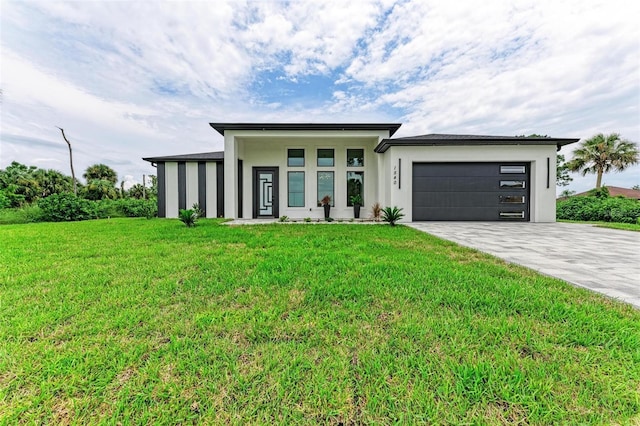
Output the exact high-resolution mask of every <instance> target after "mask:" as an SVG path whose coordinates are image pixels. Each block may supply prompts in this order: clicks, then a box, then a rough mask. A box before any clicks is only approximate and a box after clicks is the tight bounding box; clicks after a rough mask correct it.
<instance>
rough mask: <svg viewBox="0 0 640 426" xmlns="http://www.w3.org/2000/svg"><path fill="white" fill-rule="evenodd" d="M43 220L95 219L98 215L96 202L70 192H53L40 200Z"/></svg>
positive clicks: (39, 204)
mask: <svg viewBox="0 0 640 426" xmlns="http://www.w3.org/2000/svg"><path fill="white" fill-rule="evenodd" d="M38 206H39V207H40V210H41V220H43V221H45V222H67V221H75V220H87V219H95V218H97V217H98V212H97V208H96V207H97V206H96V204H95V203H94V202H92V201H89V200H85V199H84V198H80V197H77V196H75V195H74V194H70V193H61V194H53V195H50V196H48V197H47V198H43V199H41V200H40V201H38Z"/></svg>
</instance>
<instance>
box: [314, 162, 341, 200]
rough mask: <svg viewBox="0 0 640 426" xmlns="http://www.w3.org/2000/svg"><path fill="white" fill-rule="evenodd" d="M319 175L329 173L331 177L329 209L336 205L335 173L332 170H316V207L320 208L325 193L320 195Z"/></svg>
mask: <svg viewBox="0 0 640 426" xmlns="http://www.w3.org/2000/svg"><path fill="white" fill-rule="evenodd" d="M320 173H331V176H332V188H331V207H335V205H336V196H335V195H336V173H335V172H334V171H333V170H318V171H317V174H316V197H317V199H318V207H321V206H322V203H321V202H320V200H322V199H323V198H324V196H325V195H329V194H326V193H322V194H321V193H320Z"/></svg>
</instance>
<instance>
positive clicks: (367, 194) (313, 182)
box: [224, 131, 389, 218]
mask: <svg viewBox="0 0 640 426" xmlns="http://www.w3.org/2000/svg"><path fill="white" fill-rule="evenodd" d="M388 136H389V135H388V132H385V131H381V132H378V131H324V132H323V131H286V132H284V131H282V132H281V131H226V132H225V163H224V167H225V185H224V186H225V217H228V218H236V217H237V216H236V211H237V198H235V194H233V193H230V192H231V191H234V192H237V191H235V188H236V184H237V160H238V159H241V160H243V165H242V166H243V174H242V183H243V185H242V186H243V187H242V195H243V201H242V207H243V208H242V217H243V218H252V217H253V167H278V171H279V174H278V183H279V192H278V197H279V215H280V216H288V217H290V218H305V217H311V218H322V217H324V211H323V208H322V207H318V205H317V201H318V198H317V197H318V194H317V172H318V171H333V172H334V204H335V206H333V207H331V216H332V217H334V218H352V217H353V207H348V206H347V192H346V191H347V171H363V172H364V204H365V205H364V206H363V207H362V209H361V211H360V217H367V216H368V215H370V208H371V205H372V204H373V203H374V202H376V201H380V199H379V198H380V191H379V188H380V186H379V179H378V166H379V158H378V157H379V154H376V153H375V152H374V151H373V149H374V148H375V146H376V145H378V143H379V142H380V141H381V140H382V139H384V138H386V137H388ZM227 146H229V148H230V149H232V152H233V153H234V156H231V155H229V151H227ZM290 148H302V149H304V150H305V165H304V167H288V166H287V150H288V149H290ZM320 148H332V149H334V155H335V157H334V160H335V161H334V167H318V166H317V150H318V149H320ZM351 148H362V149H364V155H365V158H364V167H353V168H351V167H350V168H347V166H346V161H347V149H351ZM230 166H233V167H230ZM231 169H233V170H232V171H231ZM289 171H304V172H305V206H304V207H288V188H287V186H288V185H287V183H288V180H287V172H289Z"/></svg>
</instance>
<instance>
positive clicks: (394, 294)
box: [0, 219, 640, 424]
mask: <svg viewBox="0 0 640 426" xmlns="http://www.w3.org/2000/svg"><path fill="white" fill-rule="evenodd" d="M639 412H640V312H639V311H637V310H635V309H633V308H632V307H630V306H628V305H625V304H621V303H618V302H615V301H612V300H609V299H606V298H604V297H602V296H599V295H597V294H594V293H591V292H588V291H587V290H584V289H579V288H575V287H572V286H570V285H567V284H565V283H563V282H561V281H559V280H555V279H552V278H549V277H544V276H541V275H538V274H536V273H534V272H532V271H530V270H527V269H524V268H520V267H516V266H513V265H509V264H506V263H504V262H502V261H500V260H497V259H495V258H492V257H490V256H486V255H483V254H481V253H479V252H476V251H473V250H470V249H466V248H462V247H459V246H456V245H455V244H453V243H448V242H445V241H442V240H439V239H436V238H433V237H430V236H428V235H426V234H422V233H419V232H418V231H415V230H413V229H410V228H406V227H396V228H392V227H389V226H376V225H346V224H333V225H324V224H317V225H303V224H295V225H294V224H273V225H260V226H243V227H229V226H226V225H220V223H219V222H217V221H202V222H201V225H200V226H198V227H196V228H191V229H189V228H186V227H185V226H184V225H182V224H181V223H180V222H179V221H177V220H160V219H154V220H146V219H111V220H100V221H87V222H77V223H37V224H26V225H6V226H0V424H5V423H6V424H14V423H25V424H27V423H28V424H32V423H36V424H42V423H50V424H66V423H75V424H87V423H92V424H93V423H108V424H116V423H122V424H132V423H133V424H177V423H183V424H184V423H192V422H202V423H213V424H229V423H230V424H246V423H252V424H291V423H294V424H295V423H302V424H326V423H329V424H340V423H342V424H361V423H365V424H372V423H380V424H389V423H402V424H412V423H427V424H434V423H435V424H442V423H454V424H460V423H473V424H478V423H480V424H482V423H488V424H503V423H518V422H520V423H523V424H526V423H531V424H550V423H595V424H598V423H628V422H630V423H633V422H638V421H640V417H639V414H638V413H639Z"/></svg>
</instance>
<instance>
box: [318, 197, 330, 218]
mask: <svg viewBox="0 0 640 426" xmlns="http://www.w3.org/2000/svg"><path fill="white" fill-rule="evenodd" d="M320 204H322V207H323V208H324V218H325V219H327V218H328V217H329V211H330V210H331V197H330V196H328V195H325V196H324V197H322V200H320Z"/></svg>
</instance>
